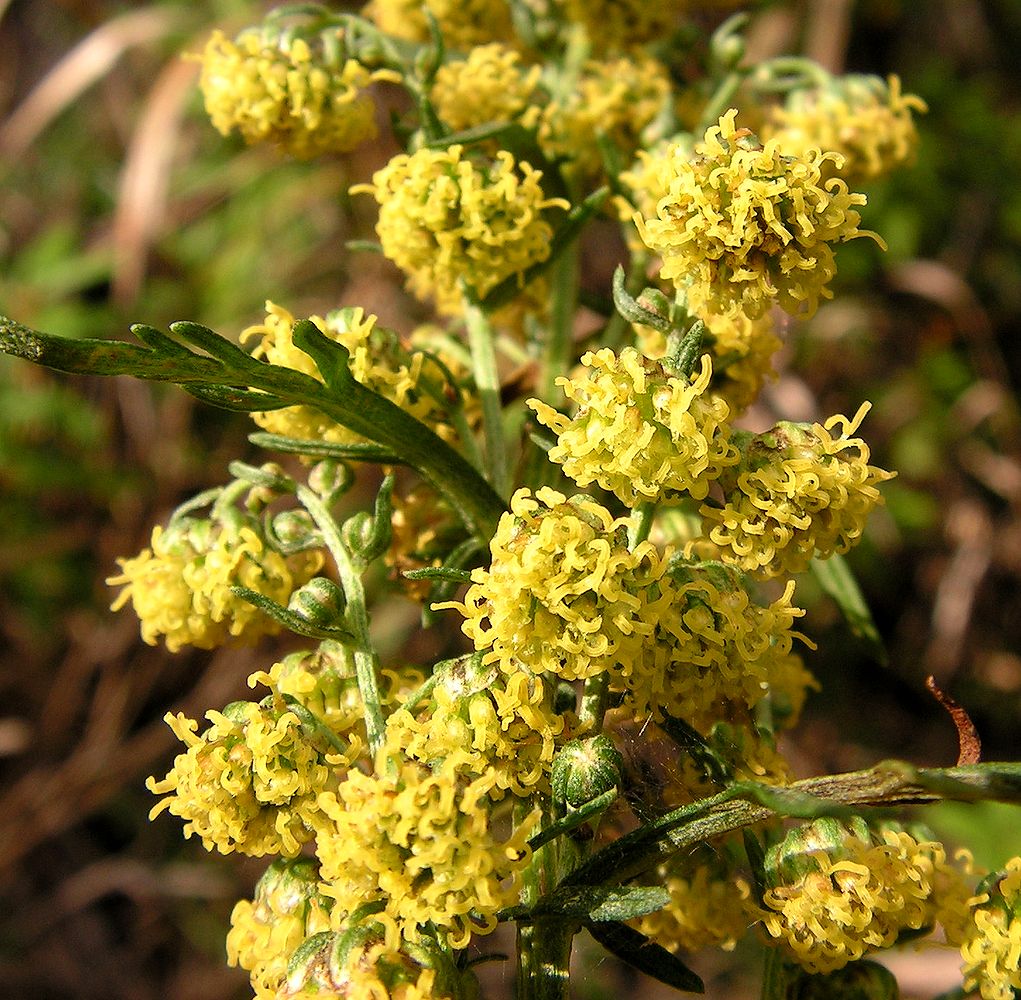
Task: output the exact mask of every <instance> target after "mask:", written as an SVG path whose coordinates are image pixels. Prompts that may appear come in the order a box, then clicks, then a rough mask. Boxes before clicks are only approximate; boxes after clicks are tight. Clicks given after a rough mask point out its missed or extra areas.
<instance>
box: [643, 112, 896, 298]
mask: <svg viewBox="0 0 1021 1000" xmlns="http://www.w3.org/2000/svg"><path fill="white" fill-rule="evenodd" d="M736 115H737V112H736V111H735V110H733V109H732V110H730V111H728V112H727V113H726V114H725V115H724V116H723V117H722V118H721V119H720V122H719V124H718V125H714V126H712V127H711V128H710V129H709V130H708V131H707V132H706V134H705V139H704V141H703V142H702V143H701V144H700V145H698V146H696V154H697V155H696V156H695V157H694V158H693V159H691V160H688V159H685V158H683V153H682V152H681V150H678V151H677V152H676V153H675V154H674V156H673V157H672V158H671V160H670V167H671V171H672V177H671V180H670V183H669V187H668V191H667V193H666V195H665V196H664V197H662V198H661V199H660V201H659V203H658V205H657V210H656V214H655V216H648V217H646V216H642V215H636V217H635V223H636V225H637V226H638V231H639V235H640V236H641V238H642V240H643V241H644V242H645V244H646V246H648V247H649V249H650V250H653V251H654V252H655V253H657V254H659V255H660V257H661V258H662V262H663V263H662V269H661V272H660V273H661V276H662V277H663V278H664V279H665V280H671V281H673V282H674V283H675V284H676V285H677V286H678V287H679V288H682V289H684V290H685V293H686V296H687V301H688V307H689V309H691V310H692V311H693V312H695V313H696V314H697V315H700V316H704V315H708V314H713V313H722V314H733V313H741V312H743V313H745V314H746V315H747V316H749V317H751V318H756V317H758V316H761V315H763V314H764V313H765V312H766V311H767V310H768V309H769V308H770V307H771V306H772V305H773V304H774V303H777V304H779V305H780V306H781V307H782V308H784V309H785V310H787V311H788V312H790V313H798V314H804V315H811V314H812V313H814V312H815V310H816V309H817V307H818V305H819V301H820V299H823V298H830V297H831V296H832V293H831V292H830V290H829V288H828V287H827V286H828V284H829V282H830V280H831V279H832V278H833V276H834V274H836V264H835V263H834V258H833V250H832V246H831V244H834V243H839V242H843V241H845V240H849V239H853V238H855V237H857V236H866V235H868V236H873V237H874V238H875V239H876V240H877V241H878V242H879V243H880V245H882V241H881V240H879V238H878V237H876V236H875V234H873V233H869V232H867V231H865V230H861V229H859V228H858V223H859V222H860V221H861V216H860V215H859V214H858V212H857V211H855V207H856V206H859V205H864V204H865V200H866V199H865V196H864V195H862V194H852V193H851V192H849V191H848V189H847V185H846V184H845V183H844V181H842V180H840V179H839V178H830V179H829V180H825V179H823V176H822V168H823V166H824V165H825V164H826V163H827V162H828V161H831V160H838V159H839V156H838V154H836V153H822V152H820V151H819V150H817V149H814V150H811V151H810V152H809V153H806V154H805V155H803V156H800V157H794V156H786V155H784V152H783V150H782V149H781V147H780V145H779V143H778V142H777V140H776V139H771V140H769V141H768V142H767V143H766V145H765V146H764V147H763V146H761V145H760V144H759V143H758V141H757V140H756V139H755V137H754V136H753V135H752V134H751V133H750V132H749V131H748V130H747V129H741V128H738V127H737V125H736V123H735V117H736Z"/></svg>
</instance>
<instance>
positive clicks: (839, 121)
mask: <svg viewBox="0 0 1021 1000" xmlns="http://www.w3.org/2000/svg"><path fill="white" fill-rule="evenodd" d="M926 110H928V109H927V108H926V105H925V101H923V100H922V99H921V98H920V97H916V96H915V95H914V94H905V93H902V92H901V85H900V79H899V78H898V77H896V76H891V77H890V78H889V79H888V80H882V79H881V78H880V77H878V76H863V75H859V74H852V75H849V76H844V77H839V78H837V79H834V80H832V81H831V83H830V84H829V85H828V86H820V87H818V88H811V89H806V90H795V91H792V92H791V94H790V96H789V97H788V99H787V103H786V104H785V105H784V106H783V107H780V108H778V109H777V110H776V111H775V112H774V113H773V115H772V117H771V118H770V120H769V122H768V125H767V127H766V128H765V129H764V130H763V132H764V135H765V137H766V138H767V139H776V140H777V142H778V143H779V144H780V147H781V149H783V151H784V154H785V155H787V156H803V155H805V154H806V153H807V152H808V150H809V149H823V150H828V151H831V152H834V153H839V154H840V156H841V158H842V161H843V162H842V163H840V165H839V167H837V166H836V164H835V163H834V164H833V166H834V169H835V170H836V172H837V173H838V174H839V176H840V177H842V178H843V179H844V180H846V181H847V182H848V183H854V182H859V181H869V180H873V179H875V178H876V177H882V176H884V175H885V174H889V173H891V172H892V171H894V170H895V169H897V168H898V167H901V166H904V165H905V164H907V163H910V161H911V158H912V157H913V156H914V152H915V148H916V147H917V145H918V132H917V131H916V130H915V123H914V121H913V120H912V118H911V112H912V111H926Z"/></svg>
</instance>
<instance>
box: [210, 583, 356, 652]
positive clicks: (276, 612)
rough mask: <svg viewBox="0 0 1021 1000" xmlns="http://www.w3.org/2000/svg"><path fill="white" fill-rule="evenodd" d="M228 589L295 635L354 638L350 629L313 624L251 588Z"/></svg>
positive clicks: (347, 642)
mask: <svg viewBox="0 0 1021 1000" xmlns="http://www.w3.org/2000/svg"><path fill="white" fill-rule="evenodd" d="M230 590H231V593H232V594H236V595H237V596H238V597H240V598H242V599H243V600H246V601H248V603H249V604H254V605H255V606H256V607H257V608H258V609H259V610H260V611H262V612H263V613H264V614H267V615H269V617H270V618H272V619H273V620H274V621H275V622H277V623H278V624H280V625H283V627H284V628H286V629H290V631H292V632H294V633H296V634H297V635H303V636H305V637H307V638H309V639H335V640H336V641H337V642H342V643H346V644H351V643H352V642H354V640H355V637H354V634H353V633H352V632H351V631H350V630H348V629H346V628H338V627H336V626H324V625H313V624H312V622H310V621H307V620H306V619H304V618H302V617H301V615H297V614H295V613H294V612H293V611H290V610H289V609H288V608H285V607H283V605H280V604H277V603H276V601H273V600H270V598H268V597H266V596H265V594H260V593H259V592H258V591H257V590H252V589H251V588H249V587H231V588H230Z"/></svg>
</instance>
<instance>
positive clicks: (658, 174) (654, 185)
mask: <svg viewBox="0 0 1021 1000" xmlns="http://www.w3.org/2000/svg"><path fill="white" fill-rule="evenodd" d="M694 151H695V147H694V143H693V141H692V140H691V138H690V137H688V136H682V137H681V138H679V139H673V140H665V139H663V140H660V141H659V142H658V143H656V144H655V145H653V146H652V148H650V149H640V150H638V152H637V154H636V156H635V161H634V163H632V164H631V166H630V167H629V168H628V169H627V170H623V171H621V174H620V177H619V178H618V179H619V181H620V186H621V188H622V189H623V191H624V192H625V193H623V194H618V195H616V196H615V197H614V205H615V207H616V210H617V216H618V218H619V219H620V221H621V222H625V223H631V222H632V221H633V220H634V218H635V215H636V214H637V215H640V216H643V217H644V218H647V219H651V218H653V217H654V216H655V214H656V206H657V205H658V204H659V202H660V199H661V198H664V197H666V195H667V194H668V193H669V191H670V182H671V180H672V179H673V176H674V168H673V167H672V165H671V164H672V163H673V161H675V160H688V159H690V158H691V157H692V155H693V154H694ZM628 230H629V231H628V232H627V234H626V239H627V241H628V246H629V248H630V249H631V250H632V252H635V253H637V252H640V251H641V250H643V249H644V247H643V245H642V243H641V241H640V240H638V239H637V236H638V234H637V232H636V231H635V230H634V228H633V227H632V226H628Z"/></svg>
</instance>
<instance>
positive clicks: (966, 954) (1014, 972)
mask: <svg viewBox="0 0 1021 1000" xmlns="http://www.w3.org/2000/svg"><path fill="white" fill-rule="evenodd" d="M971 902H972V904H973V910H972V914H971V921H970V925H969V927H968V929H967V931H966V932H965V934H964V935H963V941H962V943H961V957H962V958H963V959H964V965H963V971H964V988H965V989H966V990H975V989H977V990H978V991H979V992H980V993H981V994H982V997H983V1000H1012V998H1013V997H1015V996H1017V992H1016V991H1017V990H1021V858H1011V859H1010V860H1009V861H1008V862H1007V865H1006V869H1005V870H1004V871H1003V872H1002V873H1001V874H1000V876H999V877H997V878H996V880H995V883H994V884H993V885H992V886H991V887H990V889H989V891H987V892H984V893H981V894H980V895H979V896H976V897H975V898H974V899H973V900H971Z"/></svg>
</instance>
